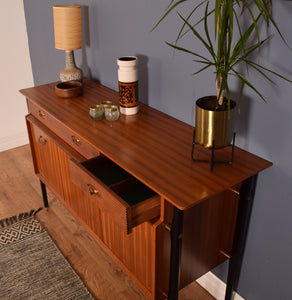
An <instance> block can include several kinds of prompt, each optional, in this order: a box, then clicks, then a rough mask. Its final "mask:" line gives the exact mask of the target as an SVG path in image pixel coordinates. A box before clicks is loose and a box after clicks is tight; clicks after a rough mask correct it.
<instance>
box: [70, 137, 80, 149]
mask: <svg viewBox="0 0 292 300" xmlns="http://www.w3.org/2000/svg"><path fill="white" fill-rule="evenodd" d="M71 138H72V141H73V143H74V144H76V145H77V146H80V145H81V141H80V140H79V139H78V138H77V137H76V136H74V135H72V136H71Z"/></svg>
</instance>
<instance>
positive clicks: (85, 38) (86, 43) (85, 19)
mask: <svg viewBox="0 0 292 300" xmlns="http://www.w3.org/2000/svg"><path fill="white" fill-rule="evenodd" d="M89 32H90V31H89V13H88V6H84V5H83V6H82V62H81V66H80V68H81V70H82V72H83V76H84V77H88V78H91V77H92V72H91V69H90V68H89V66H88V61H87V55H86V49H87V48H90V38H89V37H90V34H89Z"/></svg>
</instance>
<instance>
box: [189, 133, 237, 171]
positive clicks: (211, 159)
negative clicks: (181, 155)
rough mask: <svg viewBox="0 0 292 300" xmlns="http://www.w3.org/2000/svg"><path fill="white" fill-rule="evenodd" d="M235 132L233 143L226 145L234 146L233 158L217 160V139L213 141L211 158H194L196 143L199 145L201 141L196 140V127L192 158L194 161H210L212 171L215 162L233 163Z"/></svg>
mask: <svg viewBox="0 0 292 300" xmlns="http://www.w3.org/2000/svg"><path fill="white" fill-rule="evenodd" d="M235 135H236V134H235V132H234V133H233V138H232V143H231V144H230V145H229V146H226V147H232V151H231V158H230V160H228V161H222V160H215V150H216V149H215V140H213V142H212V148H211V158H210V159H197V158H194V152H195V145H198V144H199V143H198V142H196V129H194V133H193V146H192V160H193V161H201V162H208V163H210V164H211V171H212V170H213V168H214V164H215V163H220V164H229V165H230V164H232V162H233V157H234V146H235Z"/></svg>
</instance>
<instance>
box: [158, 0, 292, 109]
mask: <svg viewBox="0 0 292 300" xmlns="http://www.w3.org/2000/svg"><path fill="white" fill-rule="evenodd" d="M286 1H291V0H286ZM184 4H187V5H188V9H189V8H190V7H191V8H190V9H189V12H188V13H187V14H186V15H185V16H183V15H182V13H181V12H180V10H179V9H180V8H181V9H182V8H184V7H183V5H184ZM173 11H176V12H177V14H178V17H179V18H180V20H181V21H182V25H181V27H180V29H179V32H178V34H177V38H176V41H175V42H173V43H168V42H167V44H168V45H169V46H171V47H173V48H175V49H177V50H180V51H183V52H186V53H188V54H191V55H193V56H194V57H195V58H194V62H196V63H199V64H201V65H202V67H201V68H200V69H199V70H198V71H196V72H195V73H194V74H198V73H200V72H202V71H204V70H206V69H208V68H213V69H214V70H215V76H214V77H215V84H214V85H215V87H216V90H217V101H218V104H219V105H222V104H223V97H224V95H225V94H226V96H227V99H228V103H230V88H229V84H228V77H229V76H235V77H236V78H238V79H239V81H240V82H241V89H240V97H239V99H240V98H241V96H242V93H243V90H244V87H245V86H248V87H250V88H251V89H252V90H254V91H255V93H257V94H258V95H259V97H260V98H262V99H263V100H264V101H265V98H264V96H263V95H262V93H261V92H260V91H259V90H258V89H257V88H256V87H255V86H254V84H253V83H252V82H250V81H249V80H248V79H247V78H246V76H245V75H244V74H242V73H241V72H240V71H238V69H239V68H238V67H239V66H240V65H241V64H243V63H244V64H245V65H246V66H248V67H250V68H252V69H254V70H255V71H256V72H258V73H259V74H260V75H261V76H263V77H265V78H266V79H268V80H269V81H270V82H271V83H274V81H273V80H272V79H271V75H275V76H278V77H280V78H282V79H284V80H287V81H289V82H292V81H290V80H289V79H287V78H286V77H284V76H282V75H281V74H279V73H277V72H274V71H272V70H271V69H268V68H266V67H265V66H263V65H260V64H258V63H256V62H255V61H253V60H252V58H251V57H252V56H253V54H254V53H255V52H256V51H259V52H260V49H261V48H262V47H263V45H264V44H266V43H267V42H268V41H269V39H270V38H271V36H265V37H264V38H263V37H262V36H261V35H262V34H263V30H262V26H265V27H268V26H269V25H272V26H273V27H274V28H275V29H276V32H277V33H278V34H280V36H281V38H282V40H283V41H284V43H286V42H285V40H284V38H283V36H282V34H281V32H280V30H279V28H278V26H277V24H276V22H275V20H274V18H273V16H272V13H271V12H272V0H201V1H198V0H171V1H170V3H169V6H168V8H167V10H166V12H165V13H164V15H163V16H162V17H161V19H160V20H159V21H158V22H157V23H156V25H155V27H154V28H153V30H154V29H155V28H156V27H157V26H158V25H159V24H160V23H161V22H162V21H163V20H164V19H165V18H166V17H167V16H168V15H169V14H170V13H171V12H173ZM211 18H213V23H214V25H212V27H211V28H210V24H209V23H210V21H211ZM247 23H248V25H246V24H247ZM199 26H201V29H199ZM186 34H192V35H193V36H194V37H195V38H196V39H197V40H198V41H200V43H201V44H202V45H203V46H204V48H205V50H206V52H205V53H206V55H205V54H202V53H199V52H197V51H196V50H190V49H187V48H184V47H182V46H179V42H180V40H181V38H182V37H184V36H185V35H186Z"/></svg>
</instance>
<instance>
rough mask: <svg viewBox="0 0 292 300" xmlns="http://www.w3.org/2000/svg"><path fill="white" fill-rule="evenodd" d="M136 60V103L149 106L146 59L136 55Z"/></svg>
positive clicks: (141, 55) (143, 56)
mask: <svg viewBox="0 0 292 300" xmlns="http://www.w3.org/2000/svg"><path fill="white" fill-rule="evenodd" d="M136 56H137V58H138V82H139V85H138V101H139V102H141V103H143V104H146V105H149V98H148V97H149V89H148V87H149V83H148V81H149V79H148V61H149V59H148V57H147V56H145V55H143V54H136Z"/></svg>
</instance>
